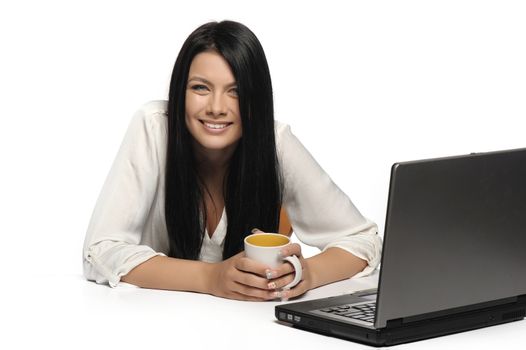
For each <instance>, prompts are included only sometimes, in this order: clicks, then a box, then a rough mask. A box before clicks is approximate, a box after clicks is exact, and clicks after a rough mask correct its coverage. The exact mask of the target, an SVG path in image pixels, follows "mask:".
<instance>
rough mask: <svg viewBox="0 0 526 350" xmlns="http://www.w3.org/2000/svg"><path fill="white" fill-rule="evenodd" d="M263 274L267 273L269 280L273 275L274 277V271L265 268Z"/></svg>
mask: <svg viewBox="0 0 526 350" xmlns="http://www.w3.org/2000/svg"><path fill="white" fill-rule="evenodd" d="M265 275H267V279H268V280H271V279H273V278H274V277H276V272H275V271H271V270H265Z"/></svg>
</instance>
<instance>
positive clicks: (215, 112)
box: [83, 21, 381, 300]
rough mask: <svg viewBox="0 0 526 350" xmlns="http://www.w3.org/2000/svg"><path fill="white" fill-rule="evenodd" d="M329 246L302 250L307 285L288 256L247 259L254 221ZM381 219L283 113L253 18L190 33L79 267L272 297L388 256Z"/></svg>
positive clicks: (121, 165) (94, 275)
mask: <svg viewBox="0 0 526 350" xmlns="http://www.w3.org/2000/svg"><path fill="white" fill-rule="evenodd" d="M289 219H290V224H292V230H293V232H294V233H295V234H296V236H297V237H298V238H299V240H300V241H302V242H303V243H305V244H308V245H311V246H314V247H318V248H319V249H320V250H322V252H321V253H320V254H318V255H315V256H313V257H311V258H308V259H304V258H303V257H302V256H301V247H300V245H298V244H293V245H290V246H287V247H286V248H283V249H282V251H281V254H282V257H286V256H289V255H296V256H298V257H299V259H300V260H299V261H300V262H301V267H302V268H303V272H302V274H301V276H302V280H301V282H300V283H299V284H297V285H296V286H294V288H292V289H290V290H283V289H282V287H284V286H286V285H288V284H289V283H290V282H291V281H292V280H293V279H294V268H293V267H292V266H291V265H290V264H288V263H284V264H282V265H280V266H279V267H278V268H270V267H269V266H266V265H264V264H262V263H259V262H257V261H254V260H251V259H249V258H247V257H246V256H245V253H244V251H243V240H244V238H245V237H246V236H247V235H249V234H250V233H251V231H252V230H253V229H254V228H256V227H257V228H259V229H261V230H262V231H266V232H280V231H279V230H283V232H282V233H285V234H290V224H289ZM380 247H381V242H380V239H379V238H378V235H377V228H376V225H375V224H374V223H373V222H371V221H370V220H367V219H366V218H365V217H363V216H362V215H361V214H360V212H359V211H358V210H357V209H356V207H355V206H354V205H353V203H352V202H351V201H350V200H349V198H348V197H347V196H346V195H345V194H344V193H343V192H342V191H341V190H340V189H339V188H338V186H336V185H335V184H334V183H333V182H332V180H331V179H330V177H329V176H328V175H327V174H326V173H325V172H324V171H323V169H322V168H321V167H320V166H319V165H318V164H317V163H316V161H315V160H314V159H313V158H312V156H311V155H310V154H309V152H308V151H307V150H306V149H305V148H304V147H303V145H302V144H301V143H300V142H299V140H298V139H297V138H296V137H295V136H294V135H293V134H292V132H291V130H290V127H289V126H288V125H285V124H282V123H280V122H277V121H275V120H274V109H273V96H272V84H271V79H270V73H269V69H268V65H267V61H266V58H265V54H264V52H263V48H262V47H261V44H260V43H259V41H258V39H257V38H256V36H255V35H254V34H253V33H252V32H251V31H250V30H249V29H248V28H247V27H245V26H244V25H242V24H240V23H237V22H232V21H223V22H219V23H217V22H211V23H207V24H204V25H203V26H201V27H199V28H197V29H196V30H195V31H194V32H193V33H192V34H190V36H189V37H188V38H187V40H186V41H185V43H184V44H183V46H182V48H181V51H180V53H179V55H178V57H177V60H176V62H175V65H174V69H173V72H172V79H171V83H170V92H169V98H168V101H153V102H150V103H147V104H145V105H144V106H143V107H142V108H141V109H140V110H139V111H138V112H137V114H136V116H135V117H134V118H133V120H132V122H131V124H130V127H129V129H128V132H127V134H126V136H125V139H124V141H123V144H122V146H121V149H120V151H119V153H118V155H117V158H116V160H115V163H114V165H113V167H112V169H111V172H110V174H109V176H108V179H107V180H106V183H105V185H104V188H103V190H102V193H101V195H100V197H99V199H98V202H97V205H96V207H95V210H94V213H93V216H92V219H91V222H90V225H89V227H88V232H87V235H86V239H85V243H84V251H83V258H84V274H85V276H86V277H87V278H88V279H89V280H95V281H97V282H98V283H109V285H110V286H112V287H114V286H117V285H118V284H119V283H120V282H121V281H123V282H128V283H131V284H134V285H137V286H140V287H145V288H158V289H170V290H183V291H195V292H201V293H208V294H212V295H215V296H220V297H225V298H232V299H239V300H272V299H275V298H282V299H286V298H290V297H295V296H298V295H301V294H303V293H305V292H306V291H308V290H309V289H312V288H316V287H318V286H321V285H324V284H327V283H331V282H334V281H337V280H341V279H344V278H349V277H351V276H359V275H366V274H369V273H371V272H372V271H373V270H374V269H375V268H376V266H377V265H378V263H379V258H380Z"/></svg>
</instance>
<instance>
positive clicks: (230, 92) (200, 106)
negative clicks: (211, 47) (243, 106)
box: [185, 51, 242, 152]
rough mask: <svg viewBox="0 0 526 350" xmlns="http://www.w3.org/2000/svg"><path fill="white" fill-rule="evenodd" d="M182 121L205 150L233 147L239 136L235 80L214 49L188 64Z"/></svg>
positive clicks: (228, 67) (197, 144)
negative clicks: (183, 117)
mask: <svg viewBox="0 0 526 350" xmlns="http://www.w3.org/2000/svg"><path fill="white" fill-rule="evenodd" d="M185 122H186V127H187V128H188V131H190V134H192V136H193V137H194V140H195V142H196V146H198V147H199V146H201V147H199V148H201V150H202V151H205V152H207V151H208V152H210V151H218V150H221V151H228V150H233V149H235V147H236V145H237V142H238V140H239V139H240V138H241V134H242V129H241V117H240V115H239V103H238V96H237V86H236V80H235V79H234V75H233V74H232V71H231V70H230V66H229V65H228V63H227V62H226V61H225V59H224V58H223V57H222V56H221V55H220V54H218V53H217V52H215V51H205V52H202V53H200V54H198V55H196V56H195V57H194V59H193V61H192V64H191V65H190V71H189V73H188V82H187V86H186V110H185Z"/></svg>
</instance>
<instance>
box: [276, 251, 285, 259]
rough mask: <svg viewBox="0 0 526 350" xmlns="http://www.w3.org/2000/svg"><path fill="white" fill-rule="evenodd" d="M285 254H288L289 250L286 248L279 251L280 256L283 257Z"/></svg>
mask: <svg viewBox="0 0 526 350" xmlns="http://www.w3.org/2000/svg"><path fill="white" fill-rule="evenodd" d="M284 256H287V251H286V250H280V251H279V252H278V258H282V257H284Z"/></svg>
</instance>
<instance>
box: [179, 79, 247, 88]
mask: <svg viewBox="0 0 526 350" xmlns="http://www.w3.org/2000/svg"><path fill="white" fill-rule="evenodd" d="M192 80H197V81H200V82H202V83H205V84H208V85H211V86H214V84H212V82H210V81H208V80H207V79H205V78H202V77H191V78H190V79H188V82H191V81H192ZM236 84H237V83H236V82H235V81H234V82H231V83H228V84H226V85H225V87H230V86H235V85H236Z"/></svg>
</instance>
